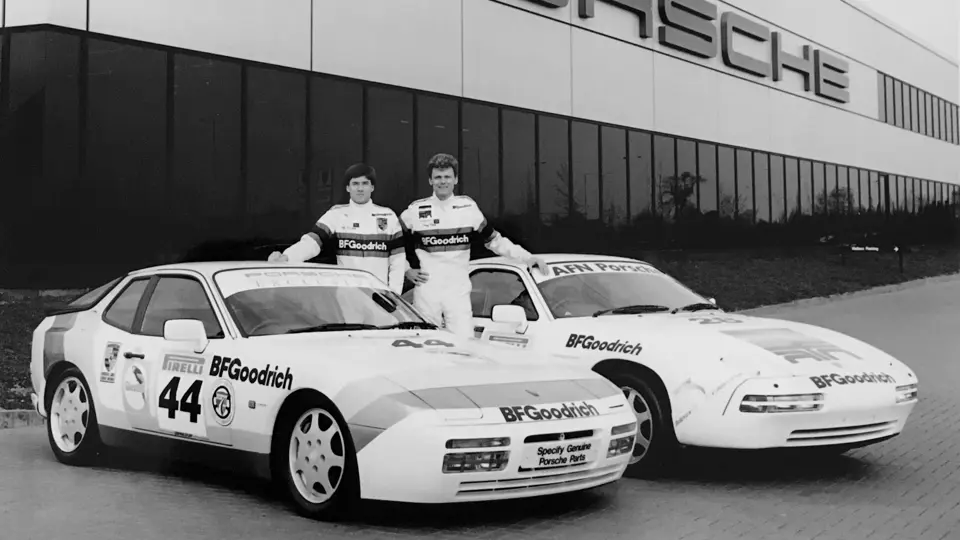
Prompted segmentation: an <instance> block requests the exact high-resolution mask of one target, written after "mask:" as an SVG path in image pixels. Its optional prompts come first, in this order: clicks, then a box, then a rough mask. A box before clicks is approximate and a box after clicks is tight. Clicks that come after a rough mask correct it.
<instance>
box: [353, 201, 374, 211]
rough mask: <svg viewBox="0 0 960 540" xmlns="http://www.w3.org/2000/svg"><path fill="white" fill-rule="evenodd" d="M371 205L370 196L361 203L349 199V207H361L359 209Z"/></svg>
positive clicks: (370, 206)
mask: <svg viewBox="0 0 960 540" xmlns="http://www.w3.org/2000/svg"><path fill="white" fill-rule="evenodd" d="M372 207H373V199H372V198H371V199H367V202H365V203H363V204H360V203H358V202H355V201H354V200H353V199H350V208H361V209H363V208H372Z"/></svg>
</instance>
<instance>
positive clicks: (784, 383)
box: [470, 254, 918, 476]
mask: <svg viewBox="0 0 960 540" xmlns="http://www.w3.org/2000/svg"><path fill="white" fill-rule="evenodd" d="M544 259H545V260H546V261H547V263H548V266H549V268H550V271H549V273H548V275H544V274H542V273H541V272H540V271H539V270H528V269H527V268H526V267H525V266H522V265H520V264H514V263H513V262H512V261H509V260H506V259H503V258H500V257H495V258H488V259H478V260H474V261H473V262H472V263H471V265H472V268H471V270H470V272H471V275H470V279H471V281H472V283H473V291H472V303H473V315H474V323H475V334H476V336H477V337H480V338H481V339H482V340H484V341H486V342H493V343H498V344H501V345H507V346H514V347H519V348H521V349H526V350H532V351H538V352H546V353H551V354H555V355H556V356H558V357H564V358H566V359H567V361H571V362H573V363H575V364H579V365H582V366H585V367H589V368H591V369H593V370H595V371H597V372H598V373H601V374H603V375H604V376H606V377H607V378H609V379H610V380H611V381H612V382H614V383H615V384H616V385H617V386H619V387H620V388H621V389H622V390H623V391H624V393H625V394H626V395H627V396H628V398H629V400H630V402H631V405H632V406H633V408H634V410H635V412H636V415H637V421H638V423H639V433H638V434H637V443H636V447H635V449H634V452H633V456H632V457H631V465H630V467H629V468H628V470H627V473H626V475H627V476H644V475H646V474H647V473H650V472H656V471H657V470H658V469H660V468H661V467H664V466H666V465H669V464H670V463H669V458H671V457H672V456H673V455H674V454H675V449H676V448H677V447H678V445H689V446H701V447H718V448H730V449H781V448H819V449H823V450H825V451H841V452H842V451H846V450H849V449H852V448H856V447H861V446H866V445H870V444H874V443H878V442H881V441H883V440H886V439H889V438H891V437H894V436H896V435H898V434H899V433H900V432H901V431H902V430H903V428H904V424H905V423H906V421H907V418H908V416H909V415H910V413H911V411H912V410H913V408H914V406H915V405H916V404H917V399H918V389H917V377H916V375H915V374H914V373H913V371H911V370H910V368H908V367H907V366H906V365H904V364H903V363H901V362H900V361H898V360H897V359H896V358H893V357H892V356H890V355H889V354H887V353H885V352H883V351H882V350H880V349H878V348H876V347H873V346H871V345H869V344H867V343H864V342H862V341H859V340H857V339H854V338H852V337H850V336H847V335H844V334H842V333H839V332H835V331H832V330H828V329H825V328H820V327H817V326H813V325H809V324H801V323H797V322H790V321H785V320H776V319H771V318H760V317H753V316H746V315H740V314H733V313H726V312H724V311H723V310H721V309H719V308H718V307H717V306H716V305H715V304H714V302H713V301H712V300H708V299H707V298H704V297H702V296H700V295H698V294H696V293H694V292H693V291H691V290H690V289H689V288H687V287H685V286H684V285H682V284H681V283H679V282H678V281H677V280H675V279H674V278H672V277H671V276H669V275H667V274H665V273H663V272H661V271H660V270H658V269H656V268H655V267H653V266H652V265H650V264H647V263H644V262H641V261H637V260H633V259H626V258H619V257H604V256H589V255H561V254H553V255H545V256H544Z"/></svg>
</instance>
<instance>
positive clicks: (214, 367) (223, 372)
mask: <svg viewBox="0 0 960 540" xmlns="http://www.w3.org/2000/svg"><path fill="white" fill-rule="evenodd" d="M210 376H211V377H220V376H226V377H227V378H229V379H231V380H234V381H239V382H245V383H250V384H259V385H260V386H272V387H274V388H283V389H284V390H291V389H292V388H293V374H292V373H290V368H287V371H286V373H284V372H282V371H280V366H273V370H271V369H270V364H267V367H265V368H263V369H257V368H252V367H246V366H244V365H243V362H242V361H241V360H240V359H239V358H227V357H222V356H219V355H216V356H214V357H213V362H210Z"/></svg>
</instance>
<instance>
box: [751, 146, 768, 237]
mask: <svg viewBox="0 0 960 540" xmlns="http://www.w3.org/2000/svg"><path fill="white" fill-rule="evenodd" d="M753 190H754V191H753V194H754V201H755V202H754V205H755V206H756V216H757V217H756V220H757V222H758V223H759V222H761V221H766V222H769V221H770V155H769V154H767V153H765V152H754V153H753Z"/></svg>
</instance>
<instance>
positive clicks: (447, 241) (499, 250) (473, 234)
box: [400, 154, 547, 337]
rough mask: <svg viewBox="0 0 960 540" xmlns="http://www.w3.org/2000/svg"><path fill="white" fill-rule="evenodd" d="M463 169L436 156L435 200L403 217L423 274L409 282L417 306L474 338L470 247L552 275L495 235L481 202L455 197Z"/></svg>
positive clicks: (430, 167)
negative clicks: (483, 248) (480, 247)
mask: <svg viewBox="0 0 960 540" xmlns="http://www.w3.org/2000/svg"><path fill="white" fill-rule="evenodd" d="M459 169H460V165H459V163H458V162H457V159H456V158H455V157H453V156H451V155H450V154H437V155H435V156H433V157H432V158H431V159H430V161H429V163H427V181H428V182H429V183H430V185H431V186H432V187H433V195H432V196H431V197H427V198H425V199H419V200H416V201H413V202H412V203H410V206H408V207H407V209H406V210H404V211H403V212H402V213H401V214H400V224H401V226H402V227H403V228H404V233H405V235H406V236H407V241H408V242H411V243H412V245H413V246H412V247H413V249H414V252H415V253H416V259H419V262H420V269H414V268H411V269H409V270H408V271H407V278H409V279H410V281H412V282H413V283H414V285H415V287H416V288H415V289H414V291H413V302H414V305H415V306H416V307H417V308H418V309H420V310H421V311H423V312H424V314H426V315H427V316H428V317H430V318H432V319H433V320H434V322H436V323H437V324H440V323H441V322H443V323H444V326H446V328H448V329H450V330H451V331H452V332H454V333H455V334H458V335H460V336H464V337H471V336H473V323H472V319H473V315H472V309H471V305H470V289H471V285H470V274H469V264H470V246H471V244H472V243H473V241H474V240H480V242H482V243H483V244H484V245H485V246H486V247H487V248H488V249H490V251H493V252H494V253H496V254H497V255H500V256H503V257H509V258H511V259H519V260H522V261H525V262H527V264H528V265H531V266H537V267H538V268H539V269H540V271H541V272H543V273H546V272H547V265H546V263H545V262H544V261H543V259H540V258H539V257H534V256H533V255H531V254H530V252H529V251H527V250H526V249H524V248H522V247H520V246H518V245H516V244H514V243H513V242H511V241H510V240H508V239H507V238H505V237H503V236H502V235H501V234H500V233H499V232H497V231H496V229H494V228H493V227H492V226H491V225H490V224H489V223H487V219H486V218H485V217H484V215H483V212H481V211H480V208H479V207H478V206H477V203H476V201H474V200H473V199H472V198H470V197H468V196H466V195H454V194H453V190H454V187H455V186H456V185H457V182H458V181H459V174H458V173H459Z"/></svg>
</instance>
